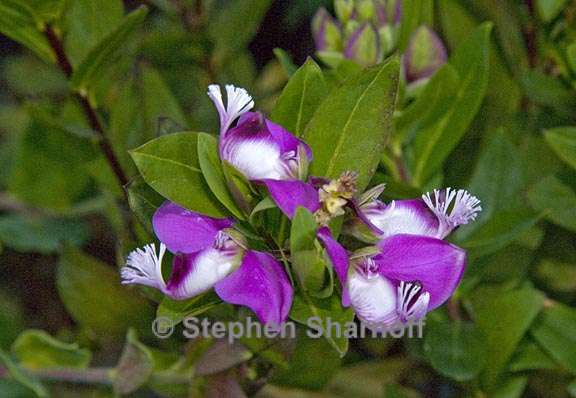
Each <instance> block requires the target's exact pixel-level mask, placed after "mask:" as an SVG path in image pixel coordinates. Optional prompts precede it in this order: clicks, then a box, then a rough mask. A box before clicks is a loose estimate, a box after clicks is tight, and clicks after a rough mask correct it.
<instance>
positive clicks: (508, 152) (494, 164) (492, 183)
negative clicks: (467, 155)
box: [457, 129, 524, 239]
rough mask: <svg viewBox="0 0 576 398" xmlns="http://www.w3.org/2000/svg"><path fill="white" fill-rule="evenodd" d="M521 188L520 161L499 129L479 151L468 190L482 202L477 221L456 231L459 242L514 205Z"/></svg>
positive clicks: (521, 173)
mask: <svg viewBox="0 0 576 398" xmlns="http://www.w3.org/2000/svg"><path fill="white" fill-rule="evenodd" d="M523 185H524V174H523V169H522V159H521V158H520V153H519V151H518V149H517V148H516V146H515V145H514V144H513V143H512V142H511V141H510V139H509V138H508V136H507V135H506V132H505V131H504V130H503V129H500V130H498V131H497V132H496V133H495V134H494V135H493V136H492V137H491V138H490V140H489V141H488V143H487V145H486V147H485V149H484V150H483V151H482V152H481V154H480V158H479V159H478V164H477V165H476V168H475V170H474V173H473V174H472V178H471V180H470V183H469V184H468V190H469V191H470V192H471V193H472V194H473V195H474V196H477V197H478V198H479V199H480V200H481V201H482V212H480V214H479V217H478V219H477V220H476V221H475V222H473V223H470V224H469V225H467V226H465V227H462V229H461V230H459V231H458V234H457V237H458V239H463V238H465V237H466V236H470V234H471V233H472V232H474V231H476V230H478V229H479V228H480V227H481V226H482V225H483V224H484V223H485V222H486V221H487V220H490V219H491V218H492V217H493V216H494V213H496V212H498V211H502V210H508V209H510V207H512V206H517V205H518V204H517V198H518V195H519V194H520V191H521V189H522V188H523Z"/></svg>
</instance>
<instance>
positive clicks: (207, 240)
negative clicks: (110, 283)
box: [121, 202, 293, 325]
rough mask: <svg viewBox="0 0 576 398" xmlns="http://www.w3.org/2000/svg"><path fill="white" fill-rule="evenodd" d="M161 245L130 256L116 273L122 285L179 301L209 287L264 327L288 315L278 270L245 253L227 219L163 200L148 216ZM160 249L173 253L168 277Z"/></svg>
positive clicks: (286, 286)
mask: <svg viewBox="0 0 576 398" xmlns="http://www.w3.org/2000/svg"><path fill="white" fill-rule="evenodd" d="M153 225H154V232H155V233H156V236H157V237H158V239H159V240H160V241H161V242H162V243H161V244H160V250H159V252H158V253H156V249H155V245H154V244H151V245H148V246H145V247H144V249H137V250H135V251H133V252H132V253H130V255H129V256H128V260H127V263H126V266H125V267H123V268H122V270H121V276H122V283H123V284H140V285H145V286H150V287H153V288H156V289H158V290H160V291H161V292H162V293H164V294H165V295H167V296H169V297H171V298H173V299H175V300H183V299H187V298H190V297H194V296H196V295H198V294H201V293H203V292H206V291H207V290H210V289H212V288H214V290H215V292H216V294H218V296H220V298H221V299H222V300H224V301H226V302H228V303H231V304H238V305H244V306H247V307H249V308H250V309H252V310H253V311H254V312H255V313H256V315H257V316H258V317H259V319H260V320H261V321H262V322H264V323H269V324H276V325H278V324H280V323H281V322H283V321H284V320H285V319H286V317H287V316H288V312H289V310H290V306H291V304H292V296H293V290H292V286H291V284H290V281H289V280H288V276H287V275H286V272H285V271H284V268H283V267H282V266H281V265H280V264H279V263H278V261H277V260H276V259H275V258H274V257H273V256H271V255H270V254H268V253H262V252H257V251H253V250H247V249H246V248H245V245H244V242H243V238H242V237H241V236H239V235H238V233H237V232H236V231H234V230H232V229H231V227H232V226H233V225H234V222H233V220H231V219H217V218H212V217H207V216H204V215H201V214H198V213H194V212H192V211H189V210H186V209H184V208H182V207H180V206H178V205H176V204H174V203H172V202H165V203H164V204H163V205H162V206H161V207H160V208H158V210H157V211H156V213H155V214H154V218H153ZM166 249H168V250H169V251H171V252H172V253H174V255H175V256H174V262H173V266H172V274H171V276H170V279H169V280H168V281H167V282H165V281H164V278H163V276H162V258H163V256H164V254H165V251H166Z"/></svg>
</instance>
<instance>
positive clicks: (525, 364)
mask: <svg viewBox="0 0 576 398" xmlns="http://www.w3.org/2000/svg"><path fill="white" fill-rule="evenodd" d="M557 367H558V365H557V364H556V362H554V360H553V359H552V358H550V356H549V355H548V354H547V353H546V352H545V351H543V350H542V348H540V346H539V345H537V344H535V343H533V342H532V341H529V342H528V343H526V344H524V345H521V346H520V347H519V348H518V350H517V352H516V354H514V357H513V358H512V361H511V363H510V370H511V371H512V372H524V371H527V370H536V369H555V368H557Z"/></svg>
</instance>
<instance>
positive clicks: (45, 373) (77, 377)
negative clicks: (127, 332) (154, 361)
mask: <svg viewBox="0 0 576 398" xmlns="http://www.w3.org/2000/svg"><path fill="white" fill-rule="evenodd" d="M22 370H23V371H24V372H25V373H26V374H27V375H29V376H31V377H34V378H37V379H40V380H44V381H52V382H64V383H76V384H102V385H112V384H114V379H115V374H116V370H115V369H114V368H89V369H73V368H60V369H41V370H32V369H22ZM7 378H10V372H9V371H8V369H6V368H5V367H2V366H0V379H7ZM150 382H152V383H158V384H188V383H190V377H189V376H188V375H184V374H180V373H162V372H161V373H156V374H152V375H151V376H150Z"/></svg>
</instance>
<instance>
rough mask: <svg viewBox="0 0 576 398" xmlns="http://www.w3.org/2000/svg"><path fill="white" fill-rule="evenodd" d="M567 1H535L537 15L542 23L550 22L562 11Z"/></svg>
mask: <svg viewBox="0 0 576 398" xmlns="http://www.w3.org/2000/svg"><path fill="white" fill-rule="evenodd" d="M566 2H567V0H536V8H537V10H538V14H539V15H540V17H541V18H542V20H543V21H544V22H550V21H552V20H553V19H554V18H556V17H557V16H558V14H560V12H561V11H562V10H563V9H564V6H565V5H566Z"/></svg>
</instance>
